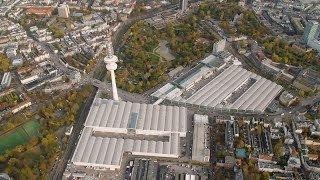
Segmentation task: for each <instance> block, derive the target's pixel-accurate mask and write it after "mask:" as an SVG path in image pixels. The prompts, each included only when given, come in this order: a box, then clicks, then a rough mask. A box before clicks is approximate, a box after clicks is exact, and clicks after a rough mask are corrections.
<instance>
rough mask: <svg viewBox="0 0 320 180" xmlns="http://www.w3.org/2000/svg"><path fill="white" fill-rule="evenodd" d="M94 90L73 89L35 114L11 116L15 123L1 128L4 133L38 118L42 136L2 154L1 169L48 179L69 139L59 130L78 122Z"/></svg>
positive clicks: (22, 176) (21, 176) (17, 176)
mask: <svg viewBox="0 0 320 180" xmlns="http://www.w3.org/2000/svg"><path fill="white" fill-rule="evenodd" d="M91 91H92V88H91V87H90V86H85V87H83V88H82V89H78V90H72V91H70V92H68V93H66V94H65V95H64V96H61V97H57V98H55V99H52V100H50V101H48V102H47V103H44V105H43V106H41V107H40V109H39V110H38V111H37V112H35V113H25V114H18V115H17V116H12V117H10V118H9V119H8V123H7V124H11V126H10V127H8V126H7V127H6V128H4V127H1V132H5V131H8V130H9V129H12V128H15V127H17V126H19V125H20V124H21V123H23V122H25V121H28V120H30V119H35V120H37V121H38V123H39V124H40V135H39V137H36V138H32V139H31V140H29V141H28V142H26V143H25V144H23V145H18V146H16V147H15V148H14V149H12V150H7V151H5V153H3V154H1V155H0V172H6V173H8V174H9V175H10V176H11V177H13V178H14V179H46V176H47V174H48V172H50V170H51V168H52V166H53V164H54V162H55V161H56V158H57V157H59V155H60V154H61V153H62V150H63V148H65V147H63V146H64V145H65V144H66V139H65V138H64V139H58V138H57V137H58V136H57V131H58V130H60V129H61V128H63V127H66V126H70V125H72V124H73V123H74V121H75V117H76V114H77V113H78V110H79V109H80V106H81V104H82V103H83V102H84V101H85V99H86V98H87V97H88V96H89V94H90V93H91Z"/></svg>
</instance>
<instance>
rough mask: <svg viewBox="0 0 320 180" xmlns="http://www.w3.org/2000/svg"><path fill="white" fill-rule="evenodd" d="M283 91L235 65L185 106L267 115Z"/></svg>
mask: <svg viewBox="0 0 320 180" xmlns="http://www.w3.org/2000/svg"><path fill="white" fill-rule="evenodd" d="M281 90H282V87H281V86H280V85H277V84H276V83H274V82H272V81H270V80H267V79H265V78H263V77H261V76H259V75H256V74H254V73H252V72H250V71H247V70H245V69H243V68H242V67H240V66H237V65H232V66H230V67H228V68H227V69H225V70H224V71H223V72H222V73H221V74H219V75H218V76H217V77H215V78H214V79H212V80H211V81H210V82H209V83H208V84H207V85H205V86H203V87H202V88H201V89H200V90H198V91H196V92H195V93H194V94H193V95H192V96H190V97H188V98H187V99H180V101H184V102H186V103H190V104H195V105H202V106H209V107H216V108H226V109H237V110H253V111H261V112H262V111H264V110H265V109H266V108H267V106H268V105H269V104H270V103H271V101H272V100H273V99H274V98H275V97H276V96H277V95H278V94H279V93H280V91H281Z"/></svg>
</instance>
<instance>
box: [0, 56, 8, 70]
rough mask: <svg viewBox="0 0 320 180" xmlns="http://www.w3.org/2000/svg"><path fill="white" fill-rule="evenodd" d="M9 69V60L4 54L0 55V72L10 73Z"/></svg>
mask: <svg viewBox="0 0 320 180" xmlns="http://www.w3.org/2000/svg"><path fill="white" fill-rule="evenodd" d="M9 68H10V61H9V59H8V58H7V57H6V56H5V55H4V54H0V71H1V72H8V71H9Z"/></svg>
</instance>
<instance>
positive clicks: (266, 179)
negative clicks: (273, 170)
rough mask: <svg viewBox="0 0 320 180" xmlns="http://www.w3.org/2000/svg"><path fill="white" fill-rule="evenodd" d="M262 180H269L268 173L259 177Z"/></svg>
mask: <svg viewBox="0 0 320 180" xmlns="http://www.w3.org/2000/svg"><path fill="white" fill-rule="evenodd" d="M261 179H262V180H269V179H270V174H269V173H268V172H265V171H264V172H263V173H262V176H261Z"/></svg>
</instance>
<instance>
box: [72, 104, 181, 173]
mask: <svg viewBox="0 0 320 180" xmlns="http://www.w3.org/2000/svg"><path fill="white" fill-rule="evenodd" d="M186 123H187V110H186V108H184V107H177V106H163V105H150V104H139V103H131V102H123V101H113V100H107V99H99V98H98V99H95V101H94V103H93V105H92V107H91V109H90V112H89V114H88V117H87V120H86V122H85V128H84V129H83V131H82V133H81V136H80V139H79V142H78V144H77V147H76V150H75V152H74V155H73V157H72V160H71V162H72V163H73V164H74V165H79V166H92V167H98V168H110V169H117V168H120V165H121V160H122V157H123V153H124V152H130V153H132V154H136V155H146V156H160V157H175V158H176V157H178V156H179V155H180V148H179V146H180V137H184V136H185V133H186ZM127 130H130V133H128V131H127ZM132 130H134V131H132ZM135 131H136V132H135ZM138 131H140V133H138ZM149 131H150V132H151V133H148V132H149Z"/></svg>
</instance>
